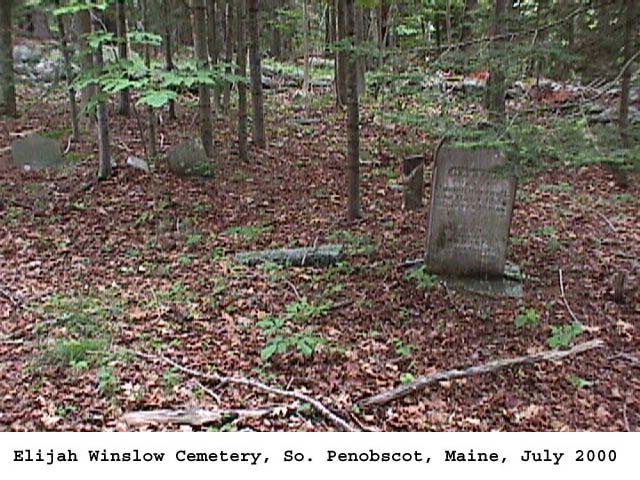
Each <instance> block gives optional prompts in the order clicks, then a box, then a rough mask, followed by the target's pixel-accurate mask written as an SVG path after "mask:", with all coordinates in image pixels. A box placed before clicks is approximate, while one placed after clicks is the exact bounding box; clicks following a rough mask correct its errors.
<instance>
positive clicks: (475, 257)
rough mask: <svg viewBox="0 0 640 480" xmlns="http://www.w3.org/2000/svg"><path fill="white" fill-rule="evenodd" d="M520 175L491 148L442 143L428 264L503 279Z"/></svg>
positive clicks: (456, 273) (447, 272)
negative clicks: (512, 170) (443, 145)
mask: <svg viewBox="0 0 640 480" xmlns="http://www.w3.org/2000/svg"><path fill="white" fill-rule="evenodd" d="M515 191H516V178H515V176H514V175H513V174H511V173H509V172H508V171H507V168H506V160H505V157H504V156H503V155H502V154H501V153H500V152H498V151H496V150H491V149H473V150H472V149H458V148H447V147H443V148H441V149H440V152H439V153H438V157H437V158H436V160H435V163H434V171H433V175H432V192H431V209H430V211H429V222H428V230H427V255H426V264H427V268H428V269H429V271H430V272H432V273H435V274H439V275H444V276H451V277H472V278H479V279H500V278H503V277H504V272H505V263H506V254H507V241H508V238H509V229H510V227H511V215H512V213H513V204H514V200H515Z"/></svg>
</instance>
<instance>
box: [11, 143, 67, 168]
mask: <svg viewBox="0 0 640 480" xmlns="http://www.w3.org/2000/svg"><path fill="white" fill-rule="evenodd" d="M11 163H12V164H13V165H14V166H16V167H22V168H25V167H26V168H31V169H33V170H42V169H44V168H50V167H58V166H60V165H62V164H63V163H64V157H63V155H62V152H61V151H60V142H58V140H53V139H51V138H47V137H43V136H42V135H39V134H33V135H29V136H27V137H24V138H20V139H18V140H15V141H14V142H13V143H12V144H11Z"/></svg>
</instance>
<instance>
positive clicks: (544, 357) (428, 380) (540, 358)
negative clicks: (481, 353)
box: [358, 340, 604, 407]
mask: <svg viewBox="0 0 640 480" xmlns="http://www.w3.org/2000/svg"><path fill="white" fill-rule="evenodd" d="M603 345H604V342H603V341H602V340H591V341H589V342H585V343H580V344H578V345H576V346H575V347H573V348H571V349H569V350H546V351H543V352H539V353H534V354H533V355H525V356H522V357H515V358H507V359H503V360H493V361H490V362H487V363H485V364H483V365H479V366H474V367H469V368H466V369H464V370H458V369H453V370H447V371H444V372H437V373H433V374H431V375H426V376H424V377H421V378H419V379H418V380H416V381H415V382H412V383H410V384H408V385H401V386H399V387H397V388H394V389H392V390H389V391H387V392H383V393H380V394H378V395H374V396H372V397H368V398H365V399H364V400H362V401H360V402H358V405H359V406H361V407H368V406H372V405H384V404H386V403H389V402H392V401H394V400H398V399H399V398H403V397H406V396H407V395H411V394H413V393H416V392H419V391H421V390H424V389H425V388H426V387H427V386H429V385H431V384H432V383H436V382H441V381H444V380H454V379H457V378H465V377H471V376H473V375H480V374H484V373H489V372H495V371H497V370H501V369H504V368H507V367H513V366H515V365H522V364H530V363H536V362H548V361H553V360H559V359H561V358H564V357H568V356H571V355H577V354H579V353H583V352H586V351H587V350H591V349H593V348H599V347H602V346H603Z"/></svg>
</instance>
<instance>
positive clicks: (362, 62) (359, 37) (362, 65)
mask: <svg viewBox="0 0 640 480" xmlns="http://www.w3.org/2000/svg"><path fill="white" fill-rule="evenodd" d="M355 30H356V33H355V35H356V45H357V46H358V47H359V46H361V45H362V44H363V43H364V40H365V39H364V37H365V34H364V11H363V9H362V8H360V7H357V6H356V16H355ZM357 65H358V67H357V68H358V95H360V96H361V95H364V93H365V90H366V89H367V84H366V80H365V70H366V58H365V57H364V56H363V55H362V54H361V53H360V54H358V58H357Z"/></svg>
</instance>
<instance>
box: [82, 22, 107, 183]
mask: <svg viewBox="0 0 640 480" xmlns="http://www.w3.org/2000/svg"><path fill="white" fill-rule="evenodd" d="M86 13H87V15H88V14H89V12H86ZM88 18H89V25H90V29H91V32H93V33H97V32H101V31H102V23H101V21H100V19H99V18H98V16H97V13H94V17H93V21H91V18H92V17H91V16H89V15H88ZM93 67H94V70H95V71H96V75H101V74H102V70H103V67H104V62H103V57H102V45H100V46H99V47H98V48H96V49H95V50H94V52H93ZM92 93H93V92H92ZM95 93H96V95H98V98H100V93H101V92H100V89H99V87H98V88H96V91H95ZM96 118H97V122H98V157H99V166H98V180H107V179H109V178H110V177H111V153H110V150H109V117H108V113H107V104H106V102H105V100H104V99H100V100H98V105H97V106H96Z"/></svg>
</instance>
